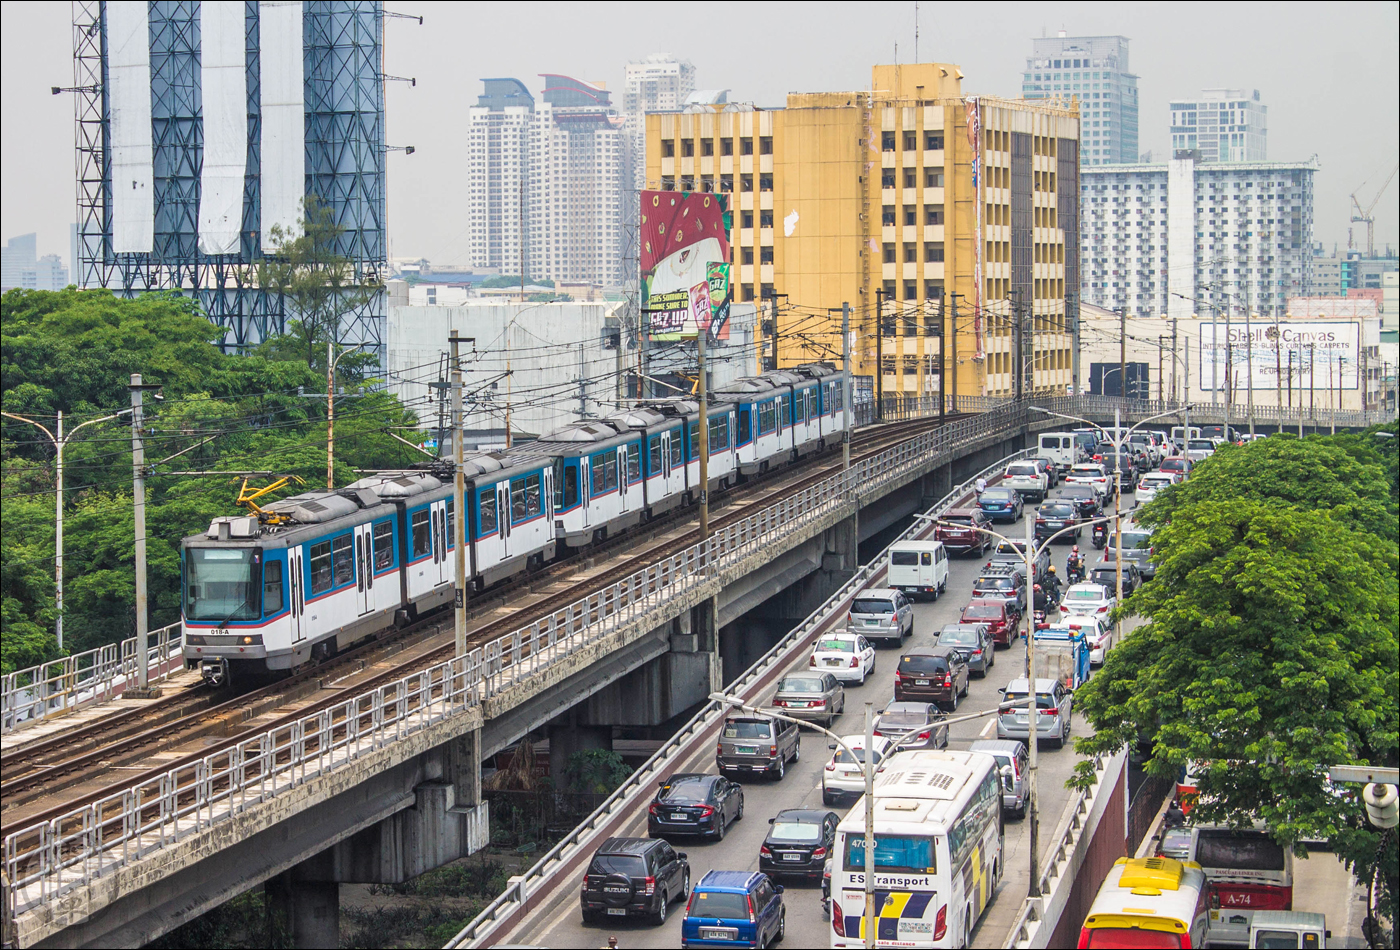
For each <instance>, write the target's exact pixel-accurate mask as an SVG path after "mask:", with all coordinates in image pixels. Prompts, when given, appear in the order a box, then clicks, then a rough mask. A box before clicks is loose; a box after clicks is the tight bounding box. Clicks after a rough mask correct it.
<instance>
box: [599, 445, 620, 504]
mask: <svg viewBox="0 0 1400 950" xmlns="http://www.w3.org/2000/svg"><path fill="white" fill-rule="evenodd" d="M616 490H617V452H615V451H611V450H610V451H607V452H599V453H598V454H597V455H595V456H593V495H594V497H597V496H598V495H603V494H606V493H608V492H610V491H616Z"/></svg>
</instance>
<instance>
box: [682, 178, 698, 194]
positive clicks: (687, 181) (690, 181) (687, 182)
mask: <svg viewBox="0 0 1400 950" xmlns="http://www.w3.org/2000/svg"><path fill="white" fill-rule="evenodd" d="M694 190H695V178H694V177H693V176H691V175H686V176H684V177H682V178H681V191H694Z"/></svg>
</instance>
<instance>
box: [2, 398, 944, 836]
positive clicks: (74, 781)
mask: <svg viewBox="0 0 1400 950" xmlns="http://www.w3.org/2000/svg"><path fill="white" fill-rule="evenodd" d="M949 418H950V420H955V419H956V418H958V416H950V417H949ZM939 425H940V422H939V420H937V419H925V420H918V421H917V422H911V423H909V424H906V425H901V426H897V427H889V426H880V427H871V428H868V429H865V430H863V431H861V432H859V433H857V434H856V436H855V438H854V440H853V445H859V446H860V449H861V451H860V452H859V453H853V455H852V462H853V463H854V462H857V461H859V460H861V459H865V458H870V457H872V456H875V455H877V454H879V453H880V452H881V451H883V450H884V449H885V448H888V447H889V446H890V445H892V444H898V443H901V442H905V441H908V440H909V439H910V438H911V437H913V436H915V435H917V434H918V433H919V432H922V431H926V430H931V429H935V428H937V427H938V426H939ZM822 462H825V463H826V464H821V463H822ZM814 463H815V464H814ZM840 467H841V462H840V460H839V458H838V459H835V460H834V461H833V460H832V458H831V455H830V454H829V453H828V454H824V455H821V456H817V457H815V458H813V459H808V460H804V462H802V463H798V465H796V466H793V467H785V468H784V469H781V470H779V472H774V473H771V474H770V475H769V476H768V477H766V478H763V479H760V480H759V481H757V482H750V483H748V484H747V485H744V486H739V488H737V489H731V490H729V491H727V492H725V493H724V498H725V500H726V501H728V502H730V504H729V505H728V506H727V507H728V508H729V509H730V510H728V511H726V512H725V513H723V514H722V515H720V516H719V517H717V518H716V519H715V520H714V521H713V524H712V528H713V529H715V530H717V529H720V528H723V527H724V526H726V525H728V524H731V523H734V522H736V521H738V520H740V519H742V518H745V517H747V516H749V515H750V514H752V513H753V511H754V510H755V509H757V508H761V507H764V506H767V505H771V504H774V503H776V502H778V501H780V500H782V499H784V498H787V497H789V496H791V495H793V494H795V493H797V492H799V491H801V490H802V489H803V488H805V487H808V486H809V485H812V484H814V483H816V482H818V481H820V480H821V479H823V478H825V477H828V476H829V475H830V474H831V473H833V472H834V471H837V470H839V469H840ZM784 474H785V475H787V476H789V477H790V476H792V475H798V476H799V477H797V478H795V479H791V480H789V478H784V477H783V475H784ZM693 516H694V511H693V509H692V508H689V507H686V508H681V509H679V510H677V511H674V512H669V513H667V515H666V516H663V517H662V518H658V519H656V520H655V521H653V522H652V523H651V524H649V525H645V526H643V527H642V528H641V529H638V530H640V531H641V532H642V533H643V535H644V536H643V537H640V538H639V537H638V530H634V531H632V532H629V533H627V534H624V535H618V536H616V537H614V538H612V539H610V540H609V541H607V542H604V544H603V545H600V546H597V547H595V548H591V549H587V550H585V551H584V552H581V553H579V554H575V555H573V556H571V557H570V558H568V559H566V560H564V561H560V562H555V563H553V564H551V565H550V566H549V567H547V568H546V569H545V570H543V571H541V572H538V573H536V574H534V575H531V576H529V577H524V578H520V579H517V580H515V581H512V582H509V583H508V584H506V585H503V586H502V587H500V588H493V589H492V590H490V591H487V592H486V593H484V594H482V595H478V597H476V598H474V599H473V601H472V602H471V603H470V604H469V619H476V620H481V619H483V618H488V617H490V616H491V615H493V614H494V615H497V616H496V617H495V619H488V620H487V622H486V623H485V624H484V625H482V626H479V627H477V628H476V629H474V630H469V631H468V645H469V646H479V645H480V644H482V643H484V642H487V641H489V640H491V639H493V638H495V637H499V636H501V635H502V634H508V633H510V632H511V631H512V630H515V629H518V628H519V627H521V626H522V625H524V624H528V623H531V622H533V621H535V620H537V619H539V618H541V617H544V616H547V615H548V614H549V613H551V612H552V611H555V610H557V609H559V608H561V607H564V606H567V605H568V604H571V603H574V602H575V601H577V600H578V599H579V597H580V595H581V594H583V593H586V592H587V591H591V590H597V589H600V588H602V587H606V586H607V585H608V584H610V583H613V582H615V581H617V580H619V579H622V578H626V577H627V576H629V575H631V574H633V573H635V572H636V571H637V570H638V569H639V568H640V567H642V566H645V565H647V564H650V563H652V562H655V561H657V560H660V559H662V558H664V557H666V556H668V555H670V554H673V553H675V552H677V551H680V550H684V549H685V548H686V547H688V546H689V545H692V544H694V543H696V542H697V541H698V540H699V531H698V530H697V529H691V530H688V531H685V532H684V533H682V534H680V535H678V536H674V537H670V538H667V539H665V540H663V541H660V542H659V543H657V544H655V545H651V546H648V547H647V548H645V549H644V550H643V551H641V552H640V553H638V554H636V555H633V556H631V557H629V558H626V559H623V560H621V561H619V563H617V564H616V565H614V566H612V567H609V568H607V569H605V570H604V571H603V572H601V573H595V574H587V575H586V576H585V577H583V578H582V579H581V580H578V581H577V582H574V583H571V584H567V585H566V586H563V587H562V588H559V584H560V579H561V578H562V577H563V576H565V575H567V574H570V573H577V572H578V571H579V569H580V568H581V567H587V566H589V565H591V564H592V563H593V562H595V561H597V560H598V559H599V558H600V557H602V556H606V555H607V554H608V553H610V551H611V550H612V549H614V548H616V547H622V546H627V547H635V546H636V545H637V544H638V542H639V541H643V540H648V538H647V537H646V536H647V535H649V536H651V537H653V538H654V537H655V536H656V535H659V534H661V533H663V532H664V531H665V529H667V528H673V527H674V526H675V525H676V523H678V522H684V521H689V520H691V519H692V518H693ZM551 588H555V589H553V590H550V589H551ZM521 593H525V594H526V596H529V595H531V594H543V595H544V596H543V597H541V598H540V599H537V600H534V601H533V602H530V603H528V604H524V605H520V606H512V605H510V604H508V603H507V601H509V600H512V599H514V598H513V597H512V595H518V594H521ZM503 612H506V615H505V616H499V615H500V614H501V613H503ZM473 613H474V614H475V616H474V617H473V616H471V614H473ZM452 652H453V644H452V620H451V614H450V612H449V613H447V614H446V615H445V617H444V615H443V614H442V613H439V614H437V615H436V616H434V617H432V618H427V619H424V620H420V621H419V622H417V623H415V624H413V625H412V626H410V627H408V628H405V629H404V630H402V631H399V630H395V629H394V628H387V629H386V630H385V631H383V632H382V633H381V635H380V638H379V639H377V640H372V641H371V642H369V643H366V644H363V645H361V646H359V647H357V648H355V649H353V650H350V651H347V652H345V653H342V654H339V655H337V656H336V657H334V658H333V659H332V660H330V661H327V662H326V663H323V664H320V665H317V666H314V667H310V668H307V669H304V670H301V671H299V672H297V673H294V674H293V675H292V676H291V677H289V678H287V679H283V680H280V681H278V682H276V683H273V684H270V685H268V686H264V687H261V688H259V689H255V690H253V691H251V692H249V693H246V694H244V695H241V696H237V697H234V698H231V699H228V700H226V701H224V702H218V700H219V698H220V697H221V696H222V695H227V693H226V691H214V690H210V689H208V688H196V689H194V690H186V691H184V692H182V693H179V694H176V696H174V697H171V699H170V701H169V702H168V703H165V702H163V703H162V704H160V705H159V706H157V707H148V708H146V709H143V710H140V711H139V712H133V713H129V714H124V715H118V716H112V717H107V718H105V719H102V720H98V721H97V722H95V723H93V724H92V725H91V726H90V727H88V728H87V729H83V730H75V731H74V732H72V733H67V734H63V735H60V736H56V737H54V738H53V739H49V740H45V741H44V742H39V743H34V744H32V745H30V746H26V747H22V748H21V749H18V750H16V751H15V752H13V753H11V755H9V756H6V757H5V758H4V760H3V761H2V762H0V769H3V777H4V782H3V785H0V800H2V801H3V806H0V807H3V810H4V811H3V814H4V818H3V821H4V825H3V827H0V836H3V837H5V838H8V837H9V836H10V835H11V834H12V833H14V832H15V831H18V830H19V829H21V828H24V827H27V826H32V825H34V824H35V823H37V822H41V821H48V820H51V819H53V818H57V817H59V816H61V815H63V814H65V813H67V812H70V811H72V810H73V809H74V808H76V807H79V806H81V805H84V804H87V803H90V802H93V801H97V800H99V799H101V798H103V797H104V796H106V795H108V794H110V793H111V792H112V791H113V789H114V788H115V787H118V786H120V787H125V786H128V785H131V784H140V783H142V782H146V781H150V780H152V779H153V778H155V777H157V776H160V775H162V774H164V773H165V772H167V771H168V770H170V769H172V768H178V767H180V766H182V765H185V764H187V763H189V762H192V761H195V760H198V759H200V758H202V757H204V756H206V755H209V754H210V753H212V752H217V751H219V750H221V749H224V748H227V747H229V746H233V745H236V744H238V743H239V742H241V741H245V740H247V739H248V738H250V737H251V736H254V735H259V734H261V733H263V732H266V731H267V730H269V729H275V728H278V727H279V726H282V725H285V724H286V723H289V722H292V721H294V720H297V719H299V718H301V717H304V716H306V715H309V714H311V713H315V712H319V711H321V710H323V709H325V708H327V707H329V706H332V705H335V704H336V703H338V702H340V701H341V700H342V699H343V698H344V696H345V691H346V690H356V691H365V690H371V689H375V688H377V687H379V686H381V685H383V684H385V683H392V682H394V681H395V680H398V679H401V678H403V677H404V676H405V675H406V674H409V673H412V672H415V671H417V670H421V669H424V668H426V667H429V666H432V665H433V664H436V663H440V662H442V661H444V660H446V659H448V658H449V657H450V656H451V655H452ZM394 658H397V659H396V661H395V659H394ZM361 673H367V674H368V675H367V676H366V677H364V678H361V677H360V676H359V674H361ZM308 698H310V699H311V701H310V702H309V703H305V704H303V703H302V702H301V700H304V699H308ZM201 740H202V744H201V745H199V746H197V747H193V744H194V743H195V742H197V741H201ZM153 758H155V759H159V760H160V761H158V762H156V763H153V762H152V759H153ZM133 772H136V773H138V774H134V775H133V774H132V773H133ZM59 792H67V793H69V794H65V795H64V796H63V798H64V800H63V802H62V803H61V804H59V805H50V806H48V807H45V805H46V803H47V802H49V801H51V800H52V797H53V796H54V795H55V794H56V793H59Z"/></svg>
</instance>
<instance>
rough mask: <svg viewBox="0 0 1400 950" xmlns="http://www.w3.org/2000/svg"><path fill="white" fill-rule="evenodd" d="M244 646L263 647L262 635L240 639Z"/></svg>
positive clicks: (257, 634)
mask: <svg viewBox="0 0 1400 950" xmlns="http://www.w3.org/2000/svg"><path fill="white" fill-rule="evenodd" d="M240 639H241V642H242V643H243V645H244V646H262V642H263V641H262V634H261V633H252V634H249V635H247V636H245V637H242V638H240Z"/></svg>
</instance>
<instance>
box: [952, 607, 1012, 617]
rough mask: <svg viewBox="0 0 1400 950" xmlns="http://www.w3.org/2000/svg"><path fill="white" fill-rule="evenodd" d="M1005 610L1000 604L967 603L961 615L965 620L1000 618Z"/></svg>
mask: <svg viewBox="0 0 1400 950" xmlns="http://www.w3.org/2000/svg"><path fill="white" fill-rule="evenodd" d="M1005 610H1006V608H1005V607H1003V606H1002V605H1001V604H968V605H967V606H966V607H964V608H963V612H962V615H963V618H964V619H965V620H1000V619H1001V618H1002V615H1003V613H1004V611H1005Z"/></svg>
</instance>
